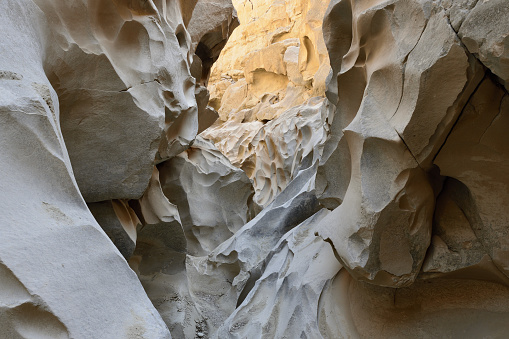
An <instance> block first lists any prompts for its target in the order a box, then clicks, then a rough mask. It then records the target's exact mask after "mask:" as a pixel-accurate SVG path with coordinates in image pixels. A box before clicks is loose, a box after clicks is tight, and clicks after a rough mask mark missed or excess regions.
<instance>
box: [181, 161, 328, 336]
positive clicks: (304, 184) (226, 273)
mask: <svg viewBox="0 0 509 339" xmlns="http://www.w3.org/2000/svg"><path fill="white" fill-rule="evenodd" d="M317 165H318V163H317V162H315V163H314V164H311V162H310V161H309V163H308V167H307V168H306V169H303V170H302V171H301V172H300V173H299V175H298V176H297V177H296V178H295V179H294V180H293V181H292V182H291V183H290V185H288V187H287V188H286V189H285V190H284V191H283V192H282V193H281V194H280V195H278V196H277V198H276V199H275V200H274V201H273V202H272V203H271V204H269V205H268V206H267V207H266V208H264V209H263V210H262V211H261V212H260V213H259V214H258V215H257V216H256V217H255V218H254V219H252V220H251V221H249V222H248V223H247V224H246V225H244V226H243V227H242V228H241V229H240V230H238V231H237V232H236V233H235V234H234V235H233V236H232V237H231V238H229V239H228V240H227V241H225V242H223V243H222V244H221V245H219V246H218V247H217V248H216V249H214V251H212V252H211V253H210V254H209V255H208V256H203V257H195V256H188V257H187V259H186V267H187V272H188V278H189V281H190V282H192V283H191V285H190V291H191V294H192V295H193V296H194V297H195V300H196V307H197V308H198V310H199V311H200V313H201V314H202V315H203V316H204V317H205V319H207V320H206V323H207V325H208V328H209V331H210V333H215V331H216V330H217V329H218V328H219V326H221V325H222V324H223V323H224V321H225V320H226V319H227V318H228V317H229V316H230V314H232V312H233V311H234V310H235V308H236V306H237V305H238V303H240V302H241V301H242V300H244V298H245V297H246V295H247V293H248V292H249V290H251V288H252V286H253V285H254V284H255V282H256V281H257V280H258V278H259V277H260V276H261V274H262V272H261V271H260V269H261V266H260V265H261V263H262V262H263V261H264V260H265V258H266V257H267V255H269V253H270V251H271V250H272V249H273V248H274V246H276V245H277V243H278V241H279V239H280V238H281V237H282V236H283V235H284V234H285V233H287V232H288V231H289V230H291V229H292V228H294V227H295V226H297V225H298V224H300V223H301V222H303V221H304V220H306V219H307V218H309V217H310V216H311V215H313V214H314V213H315V212H316V211H317V209H318V207H319V206H318V201H317V199H316V197H315V195H314V179H315V176H316V168H317Z"/></svg>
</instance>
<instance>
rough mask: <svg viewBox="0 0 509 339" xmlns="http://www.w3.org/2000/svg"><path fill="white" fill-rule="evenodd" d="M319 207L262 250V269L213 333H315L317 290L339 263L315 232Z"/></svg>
mask: <svg viewBox="0 0 509 339" xmlns="http://www.w3.org/2000/svg"><path fill="white" fill-rule="evenodd" d="M327 213H330V212H329V211H328V210H325V209H323V210H321V211H319V212H318V213H316V214H314V215H313V216H312V217H310V218H308V219H306V220H305V221H304V222H303V223H301V224H300V225H298V226H297V227H295V228H294V229H292V230H291V231H289V232H288V233H287V234H285V235H284V236H283V237H282V238H281V240H280V241H279V242H278V244H277V245H276V246H275V247H274V249H273V250H272V251H271V252H270V253H269V254H268V255H267V257H266V259H265V260H264V261H263V263H262V264H261V266H262V267H263V268H262V270H263V274H262V275H261V277H260V278H258V279H257V281H256V283H255V285H254V286H253V288H252V290H251V291H250V292H249V294H248V295H247V296H246V298H245V299H244V301H243V302H242V304H240V305H239V306H238V307H237V308H236V310H235V311H234V312H233V313H232V315H231V316H230V317H229V318H228V319H226V321H225V323H224V325H222V326H221V328H219V330H218V332H217V334H216V335H215V337H217V338H238V337H242V338H254V337H271V338H283V337H291V338H299V337H316V336H317V334H319V333H320V331H319V323H318V309H319V303H320V302H321V296H322V291H323V290H324V287H325V285H326V284H328V283H330V282H331V281H332V279H333V278H334V276H335V275H336V274H337V272H338V271H339V270H340V269H341V265H340V264H339V263H338V261H337V260H336V258H335V257H334V252H333V251H332V248H331V247H330V244H328V243H326V242H324V241H323V239H321V238H319V237H317V236H316V235H314V232H313V226H316V225H317V223H318V221H319V220H320V219H322V218H323V217H324V216H325V215H327Z"/></svg>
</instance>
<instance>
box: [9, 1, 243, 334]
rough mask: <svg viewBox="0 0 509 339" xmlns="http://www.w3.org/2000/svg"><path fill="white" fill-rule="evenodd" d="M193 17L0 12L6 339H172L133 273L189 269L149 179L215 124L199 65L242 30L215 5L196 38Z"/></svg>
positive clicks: (113, 11)
mask: <svg viewBox="0 0 509 339" xmlns="http://www.w3.org/2000/svg"><path fill="white" fill-rule="evenodd" d="M196 3H197V1H169V2H167V1H117V0H106V1H93V0H73V1H52V0H33V1H32V0H22V1H10V0H8V1H2V3H1V4H0V18H1V20H0V21H1V27H2V36H1V37H0V55H1V58H0V112H1V114H0V119H1V127H0V129H1V132H0V143H1V147H0V153H1V158H2V162H1V165H0V172H1V173H2V175H1V178H0V187H1V192H2V194H1V196H0V199H1V203H2V206H3V212H4V213H2V215H3V217H2V218H1V235H2V242H1V244H0V268H1V270H2V273H1V278H0V281H1V283H0V285H1V286H0V290H1V291H2V297H1V300H0V303H1V305H2V306H1V311H0V336H1V337H5V338H42V337H44V338H64V337H65V338H67V337H70V338H169V337H170V332H169V331H168V328H167V326H166V325H165V323H164V322H163V320H162V318H161V316H160V314H159V313H158V312H157V311H156V309H155V308H154V306H153V305H152V303H151V302H150V300H149V299H148V298H147V294H146V293H145V291H144V290H143V288H142V285H141V284H140V282H139V280H138V278H137V277H136V275H135V274H134V273H133V271H132V270H131V269H130V268H129V266H128V264H127V262H126V261H125V259H129V258H130V257H131V256H132V257H133V258H135V259H139V258H140V257H141V258H142V260H141V262H140V264H139V265H138V269H139V272H140V274H141V276H142V277H143V276H144V275H147V274H148V273H150V272H152V271H154V270H157V271H158V272H159V271H161V270H162V268H160V267H166V266H168V265H169V264H167V257H168V255H169V254H168V253H170V254H172V255H173V253H174V252H175V253H177V254H181V258H184V257H185V254H184V251H185V236H184V234H183V231H182V227H181V225H180V218H179V215H178V211H177V207H176V206H173V205H172V204H171V203H170V202H169V201H168V200H167V199H166V198H165V196H164V194H163V192H162V190H161V186H160V184H159V173H158V171H157V169H155V167H154V166H155V165H156V164H157V163H160V162H162V161H164V160H166V159H170V158H172V157H174V156H176V155H177V154H179V153H181V152H182V151H183V150H185V149H186V148H188V147H189V146H190V144H191V143H192V142H193V140H194V139H195V137H196V135H197V133H198V131H199V130H203V129H204V128H206V127H208V125H210V124H211V123H212V122H213V121H210V120H211V118H210V115H212V116H213V115H214V114H216V116H217V113H214V112H213V110H211V109H207V107H206V106H207V100H208V98H207V97H208V94H207V92H206V90H205V88H204V87H203V86H201V88H200V81H201V78H199V82H196V80H195V77H193V76H192V74H191V73H192V70H191V69H192V68H193V71H194V70H195V69H196V68H197V67H196V66H195V67H192V66H193V65H194V64H195V63H196V64H197V65H198V66H199V64H200V62H199V58H198V57H196V56H195V58H194V60H195V61H196V62H195V63H193V54H194V51H195V49H196V47H197V45H198V44H199V43H201V42H202V40H203V39H204V37H205V36H207V34H209V35H211V36H213V38H210V37H209V38H208V39H205V42H203V45H204V46H207V47H208V48H210V49H213V48H220V45H221V44H223V45H224V43H225V41H226V39H227V38H228V35H229V33H230V31H228V29H226V30H225V29H224V27H228V26H233V27H234V26H235V20H236V19H235V10H234V9H233V6H232V4H231V3H230V2H227V1H216V2H213V1H208V2H207V6H214V5H217V6H219V8H220V9H221V10H222V16H216V17H215V21H214V20H213V22H211V21H209V22H207V21H204V20H202V19H200V18H195V19H194V20H198V21H201V22H200V24H199V25H198V26H199V27H197V28H194V29H193V31H192V32H193V35H192V36H191V34H190V33H189V31H188V30H187V29H186V27H188V25H189V24H190V21H192V20H193V19H192V18H193V11H194V8H195V5H196ZM203 6H205V4H200V5H199V6H198V7H197V8H201V12H199V13H198V14H197V16H198V17H200V16H201V17H202V16H203V15H204V14H203ZM193 27H196V25H194V26H193ZM215 32H219V35H218V34H216V33H215ZM193 39H196V41H194V40H193ZM216 45H219V47H218V46H216ZM203 98H205V99H203ZM197 99H200V100H197ZM197 101H199V102H200V104H201V105H200V104H197ZM202 103H203V104H202ZM202 117H204V118H203V119H202ZM212 120H213V119H212ZM207 121H208V125H207ZM131 199H135V200H131ZM138 199H139V200H138ZM129 200H131V201H129ZM85 201H86V202H87V203H89V205H88V207H87V204H86V203H85ZM89 208H90V210H91V211H92V212H93V215H92V213H90V210H89ZM94 216H95V219H94ZM96 220H97V222H99V223H101V226H102V227H103V229H104V232H103V231H102V230H101V228H100V227H99V225H98V224H97V222H96ZM179 230H180V233H179V232H178V231H179ZM105 232H106V234H107V235H108V236H109V238H110V239H111V241H110V239H108V237H107V236H106V234H105ZM179 234H181V236H182V237H181V238H179V237H178V236H179ZM113 244H115V245H116V247H117V248H118V250H117V249H116V248H115V246H114V245H113ZM147 244H148V245H147ZM147 247H148V248H147ZM156 254H157V255H159V257H157V256H156ZM177 254H176V255H175V257H177V258H178V256H177ZM124 258H125V259H124ZM158 258H159V259H160V260H158ZM143 259H145V260H143ZM172 260H173V261H178V260H177V259H172ZM182 263H183V261H182ZM147 272H148V273H147ZM156 306H157V305H156Z"/></svg>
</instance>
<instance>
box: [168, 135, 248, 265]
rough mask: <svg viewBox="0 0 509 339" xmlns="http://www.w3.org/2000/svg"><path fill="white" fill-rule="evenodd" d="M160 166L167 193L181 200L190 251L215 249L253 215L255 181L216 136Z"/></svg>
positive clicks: (199, 140) (202, 252) (200, 252)
mask: <svg viewBox="0 0 509 339" xmlns="http://www.w3.org/2000/svg"><path fill="white" fill-rule="evenodd" d="M159 171H160V176H161V185H162V190H163V192H164V194H165V195H166V196H167V197H168V199H169V201H171V202H172V203H174V204H175V205H177V206H179V212H180V218H181V220H182V226H183V228H184V232H185V233H186V238H187V241H188V249H187V253H189V254H191V255H198V256H199V255H206V254H208V253H210V252H211V251H213V250H214V249H215V248H216V247H217V246H218V245H219V244H221V243H222V242H224V241H226V240H227V239H228V238H230V237H231V236H232V235H233V234H234V233H235V232H237V231H238V230H239V229H240V228H241V227H242V226H244V225H245V224H246V223H247V222H248V221H249V220H250V219H251V214H252V213H253V211H252V210H253V209H254V208H255V207H254V206H251V205H252V196H253V193H254V192H253V187H252V185H251V182H250V181H249V179H248V178H247V176H246V174H245V173H244V172H243V171H242V170H240V169H238V168H236V167H234V166H232V165H231V164H230V163H229V161H228V159H226V157H225V156H224V155H222V154H221V153H220V152H219V151H218V150H217V149H216V147H215V146H214V145H213V144H212V143H211V142H209V141H206V140H204V139H202V138H201V137H198V138H197V139H196V140H195V142H194V143H193V146H191V147H190V148H189V149H188V150H187V151H185V152H183V153H181V154H180V155H179V156H177V157H175V158H173V159H171V160H168V161H166V162H164V163H163V164H161V165H160V166H159Z"/></svg>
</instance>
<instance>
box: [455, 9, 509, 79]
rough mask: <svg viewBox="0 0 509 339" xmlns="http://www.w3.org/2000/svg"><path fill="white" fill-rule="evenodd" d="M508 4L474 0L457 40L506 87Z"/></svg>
mask: <svg viewBox="0 0 509 339" xmlns="http://www.w3.org/2000/svg"><path fill="white" fill-rule="evenodd" d="M508 15H509V4H508V3H507V2H506V1H501V0H496V1H495V0H493V1H478V2H477V3H476V5H475V7H474V8H473V9H472V10H471V11H470V12H469V13H468V15H467V17H466V18H465V20H464V21H463V23H462V25H461V27H460V29H459V32H458V34H459V36H460V37H461V41H462V42H463V43H464V44H465V46H466V47H467V48H468V50H469V51H470V53H473V54H474V55H475V56H477V57H478V58H479V60H480V61H481V62H482V63H483V64H484V65H485V66H486V67H488V68H489V69H490V70H491V71H492V72H493V73H494V74H496V75H497V76H498V77H500V78H501V79H502V83H503V84H504V85H505V86H506V89H507V88H509V83H508V81H509V66H508V63H509V49H508V48H507V46H508V44H509V23H508V22H507V16H508Z"/></svg>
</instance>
